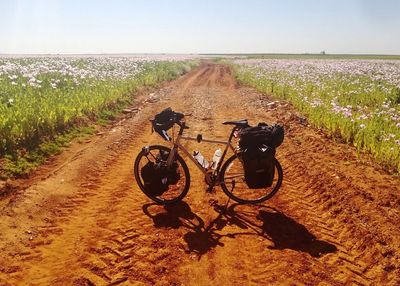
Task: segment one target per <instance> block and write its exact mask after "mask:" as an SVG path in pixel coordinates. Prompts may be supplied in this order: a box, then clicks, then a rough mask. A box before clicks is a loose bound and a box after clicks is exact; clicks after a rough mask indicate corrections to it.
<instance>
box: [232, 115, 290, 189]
mask: <svg viewBox="0 0 400 286" xmlns="http://www.w3.org/2000/svg"><path fill="white" fill-rule="evenodd" d="M283 138H284V130H283V127H282V126H280V125H277V124H275V125H272V126H269V125H267V124H265V123H259V124H258V126H255V127H247V128H244V129H242V131H241V132H240V141H239V147H240V149H241V150H242V160H243V164H244V169H245V180H246V183H247V185H248V187H249V188H251V189H259V188H266V187H270V186H272V182H273V180H274V175H275V148H276V147H278V146H280V145H281V144H282V142H283Z"/></svg>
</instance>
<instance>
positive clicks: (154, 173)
mask: <svg viewBox="0 0 400 286" xmlns="http://www.w3.org/2000/svg"><path fill="white" fill-rule="evenodd" d="M140 172H141V175H142V178H143V184H144V189H145V191H146V192H147V193H149V194H150V195H152V196H156V197H157V196H161V195H162V194H163V193H164V192H165V191H166V190H168V178H167V172H166V168H164V167H163V166H162V165H161V164H160V163H153V162H151V161H149V162H147V164H146V165H144V166H143V168H142V169H141V170H140Z"/></svg>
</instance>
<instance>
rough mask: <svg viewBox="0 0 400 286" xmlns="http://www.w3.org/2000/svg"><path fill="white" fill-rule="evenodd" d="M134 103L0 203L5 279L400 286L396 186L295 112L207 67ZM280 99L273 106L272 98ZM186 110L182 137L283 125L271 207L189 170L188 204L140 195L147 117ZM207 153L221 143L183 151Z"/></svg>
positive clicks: (1, 279) (0, 280)
mask: <svg viewBox="0 0 400 286" xmlns="http://www.w3.org/2000/svg"><path fill="white" fill-rule="evenodd" d="M147 96H148V94H143V95H142V96H141V97H138V105H139V104H140V105H141V106H142V108H141V109H140V111H139V112H138V113H136V114H135V115H133V116H131V117H128V118H125V119H123V120H121V121H119V122H117V123H116V124H114V126H113V127H112V128H109V129H108V130H106V131H105V132H104V133H99V134H98V135H97V136H93V137H91V138H90V139H89V140H88V142H85V143H75V144H73V145H72V146H71V147H70V148H69V149H68V150H66V151H65V152H64V153H63V154H62V155H60V156H59V157H57V158H56V159H55V160H54V161H53V162H52V163H50V164H48V165H47V166H43V167H42V168H41V169H40V170H39V171H38V172H36V173H35V174H34V175H33V176H32V178H30V179H28V180H27V184H28V185H29V187H28V188H26V189H25V190H23V191H20V192H17V193H15V194H14V195H9V196H8V197H6V198H3V200H2V202H1V204H0V206H1V221H0V226H1V234H0V250H1V252H2V257H1V260H0V284H1V285H132V284H134V285H141V284H142V285H153V284H155V285H271V284H277V285H280V284H293V285H318V284H320V285H346V284H347V285H354V284H355V285H371V284H372V285H373V284H385V285H399V284H400V280H399V277H400V269H399V265H400V254H399V249H400V239H399V238H400V230H399V228H398V225H399V222H400V211H399V210H400V198H399V194H400V184H399V180H398V179H396V178H394V177H391V176H389V175H387V174H385V173H384V172H383V171H382V170H380V169H379V168H377V167H375V166H374V164H372V163H370V162H369V161H368V160H367V159H365V158H364V157H363V156H361V157H360V156H357V155H356V153H355V151H354V149H353V148H351V147H349V146H347V145H344V144H340V143H335V142H333V141H332V140H331V139H329V138H327V137H326V136H325V135H324V134H323V133H322V132H320V131H318V130H315V129H313V128H311V127H310V126H308V125H307V122H306V120H305V119H304V118H303V117H301V116H300V115H299V114H298V113H297V112H296V111H295V110H294V109H293V107H292V106H291V105H290V104H288V103H286V102H284V101H276V100H274V99H273V98H270V97H269V96H266V95H262V94H259V93H258V92H256V91H255V90H253V89H251V88H247V87H242V86H239V85H238V84H237V83H236V82H235V80H234V77H233V75H232V72H231V70H230V69H229V68H228V67H226V66H223V65H218V64H207V63H205V64H202V65H201V66H200V67H199V68H198V69H196V70H193V71H191V72H190V73H188V74H186V75H184V76H182V77H181V78H179V79H177V80H175V81H173V82H171V83H168V84H165V85H164V86H163V87H162V88H161V89H159V90H158V91H157V92H156V93H155V94H153V95H152V96H151V100H148V98H147ZM271 101H275V103H274V104H268V103H270V102H271ZM169 106H170V107H172V108H173V109H174V110H176V111H180V112H184V113H186V114H188V116H187V118H186V121H187V124H188V125H189V126H190V129H189V130H187V134H191V135H196V134H198V133H201V134H203V137H204V138H218V139H226V138H227V136H228V134H229V131H230V130H229V127H227V126H224V125H222V124H221V122H223V121H225V120H235V119H243V118H248V119H249V121H250V122H251V123H253V124H256V123H258V122H259V121H265V122H269V123H273V122H281V123H283V124H284V125H285V130H286V138H285V142H284V144H283V145H282V146H281V147H279V149H278V150H277V157H278V159H279V161H280V162H281V164H282V166H283V169H284V183H283V186H282V188H281V190H280V191H279V192H278V193H277V195H276V196H275V197H274V198H272V199H271V200H270V201H267V202H266V203H264V204H263V205H259V206H246V205H239V204H235V203H234V202H232V201H228V198H227V197H226V196H225V195H224V194H223V193H222V191H221V190H220V189H219V188H217V189H216V192H213V193H208V192H206V189H207V186H206V184H205V182H204V178H203V177H202V175H201V173H200V172H199V171H198V170H197V169H195V168H194V166H193V165H192V163H191V162H190V161H189V160H186V161H187V162H188V165H189V169H190V170H191V189H190V191H189V193H188V196H187V197H186V198H185V200H184V201H183V202H182V203H179V204H177V205H175V206H168V207H163V206H159V205H155V204H153V203H151V202H150V201H149V199H147V197H145V195H143V194H142V193H141V192H140V190H139V189H138V187H137V185H136V184H135V182H134V179H133V173H132V172H133V162H134V159H135V156H136V155H137V153H138V152H139V151H140V149H141V147H142V146H143V145H149V144H159V143H162V139H161V138H160V137H158V135H156V134H151V133H150V125H149V122H148V119H150V118H152V117H153V116H154V114H156V113H157V112H159V111H161V110H162V109H163V108H166V107H169ZM187 148H189V149H191V150H196V149H199V150H200V151H201V152H202V153H203V154H205V156H206V157H207V158H211V157H212V154H213V153H214V150H215V148H216V147H215V145H207V144H204V143H202V144H198V143H196V142H195V143H188V144H187Z"/></svg>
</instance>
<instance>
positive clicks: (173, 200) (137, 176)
mask: <svg viewBox="0 0 400 286" xmlns="http://www.w3.org/2000/svg"><path fill="white" fill-rule="evenodd" d="M148 148H149V149H148V150H149V151H150V152H151V151H154V150H163V151H167V152H168V153H169V152H170V151H171V149H170V148H168V147H165V146H162V145H151V146H148ZM175 156H176V161H177V162H179V164H180V165H181V167H182V170H183V173H184V175H185V185H184V187H183V190H182V192H180V193H179V195H177V196H176V197H173V198H169V199H164V198H162V197H160V196H154V195H152V194H151V193H149V192H147V191H146V189H145V187H144V184H143V182H142V178H141V174H140V166H139V164H140V163H141V160H142V158H144V157H146V155H145V151H144V150H143V149H142V150H141V151H140V152H139V154H138V155H137V156H136V159H135V164H134V175H135V179H136V183H137V184H138V186H139V188H140V190H141V191H142V192H143V193H144V194H145V195H146V196H147V197H149V198H150V199H151V200H153V201H154V202H156V203H157V204H162V205H168V204H174V203H177V202H179V201H181V200H182V199H183V198H184V197H185V196H186V194H187V193H188V191H189V188H190V173H189V169H188V167H187V165H186V163H185V161H184V160H183V159H182V157H181V156H180V155H179V154H176V155H175ZM166 192H168V191H166Z"/></svg>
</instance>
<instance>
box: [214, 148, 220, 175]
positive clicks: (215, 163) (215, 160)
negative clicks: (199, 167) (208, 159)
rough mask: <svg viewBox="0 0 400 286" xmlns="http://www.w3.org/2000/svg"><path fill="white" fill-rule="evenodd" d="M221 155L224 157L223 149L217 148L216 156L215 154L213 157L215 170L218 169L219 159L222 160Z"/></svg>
mask: <svg viewBox="0 0 400 286" xmlns="http://www.w3.org/2000/svg"><path fill="white" fill-rule="evenodd" d="M221 157H222V151H221V149H217V150H215V152H214V156H213V159H212V161H213V163H212V167H213V169H214V170H215V169H217V166H218V163H219V161H220V160H221Z"/></svg>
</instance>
